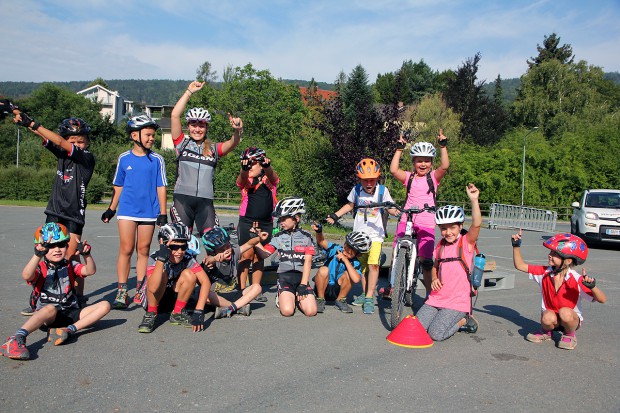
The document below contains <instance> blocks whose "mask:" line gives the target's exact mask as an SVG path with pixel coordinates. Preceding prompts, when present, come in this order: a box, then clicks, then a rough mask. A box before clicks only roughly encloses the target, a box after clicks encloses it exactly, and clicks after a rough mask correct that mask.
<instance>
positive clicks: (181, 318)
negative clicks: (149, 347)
mask: <svg viewBox="0 0 620 413" xmlns="http://www.w3.org/2000/svg"><path fill="white" fill-rule="evenodd" d="M170 324H173V325H175V326H183V327H191V326H192V317H191V316H190V315H189V312H188V311H187V310H186V309H185V308H184V309H182V310H181V312H180V313H171V314H170Z"/></svg>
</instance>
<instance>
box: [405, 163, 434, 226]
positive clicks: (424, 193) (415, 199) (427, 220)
mask: <svg viewBox="0 0 620 413" xmlns="http://www.w3.org/2000/svg"><path fill="white" fill-rule="evenodd" d="M435 172H436V171H432V172H431V179H432V180H433V184H434V186H435V193H437V187H439V181H438V180H437V177H436V176H435ZM405 173H406V176H405V182H404V183H403V185H404V186H405V188H406V187H407V182H409V177H410V176H411V172H405ZM428 189H429V188H428V182H427V181H426V176H422V177H420V176H417V175H414V178H413V181H412V182H411V189H410V190H409V194H408V196H407V201H406V202H405V208H411V207H413V206H417V207H419V208H424V204H428V206H435V201H434V200H433V193H432V192H430V193H428ZM406 219H407V218H406V216H405V214H403V216H402V217H401V218H400V221H401V222H405V220H406ZM413 222H414V224H416V225H419V226H421V227H425V228H435V214H433V213H430V212H428V211H424V212H422V213H421V214H415V215H414V216H413Z"/></svg>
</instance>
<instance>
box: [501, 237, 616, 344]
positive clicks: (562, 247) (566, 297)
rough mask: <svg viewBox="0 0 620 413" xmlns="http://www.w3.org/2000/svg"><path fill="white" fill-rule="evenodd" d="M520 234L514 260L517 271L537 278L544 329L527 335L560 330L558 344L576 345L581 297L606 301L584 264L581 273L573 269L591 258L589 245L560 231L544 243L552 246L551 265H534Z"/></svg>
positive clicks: (546, 335)
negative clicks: (523, 250) (524, 250)
mask: <svg viewBox="0 0 620 413" xmlns="http://www.w3.org/2000/svg"><path fill="white" fill-rule="evenodd" d="M521 236H522V232H521V230H519V233H518V234H515V235H513V236H512V238H511V241H512V259H513V262H514V266H515V268H516V269H517V270H519V271H523V272H526V273H528V274H529V276H530V280H534V281H536V283H538V285H539V286H540V292H541V294H542V308H541V314H540V324H541V327H542V328H541V330H539V331H536V332H533V333H529V334H528V335H527V336H526V337H525V338H526V340H528V341H531V342H533V343H541V342H543V341H547V340H551V339H552V336H551V333H552V331H561V332H562V336H561V338H560V341H558V343H557V345H558V347H559V348H562V349H565V350H573V349H574V348H575V347H576V346H577V338H576V337H575V331H577V330H578V329H579V327H581V323H582V321H583V316H582V314H581V309H580V304H581V299H582V298H584V299H586V300H588V301H596V302H599V303H604V302H605V301H607V297H606V296H605V293H603V291H601V289H600V288H599V287H597V285H596V280H595V279H594V278H593V277H589V276H588V275H587V274H586V270H585V268H583V267H582V273H581V275H580V274H579V273H578V272H577V271H575V270H574V269H573V267H574V266H575V265H582V264H583V263H584V262H585V261H586V258H587V257H588V246H587V245H586V243H585V242H583V240H582V239H581V238H579V237H578V236H576V235H572V234H557V235H554V236H553V237H551V238H549V239H548V240H546V241H545V242H544V243H543V245H544V246H545V247H546V248H548V249H549V254H548V260H549V262H548V265H532V264H527V263H526V262H525V261H523V257H522V256H521Z"/></svg>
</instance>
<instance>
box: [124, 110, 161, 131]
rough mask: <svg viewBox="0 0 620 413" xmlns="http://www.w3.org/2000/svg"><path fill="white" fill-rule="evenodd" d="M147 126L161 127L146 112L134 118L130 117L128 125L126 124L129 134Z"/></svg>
mask: <svg viewBox="0 0 620 413" xmlns="http://www.w3.org/2000/svg"><path fill="white" fill-rule="evenodd" d="M145 128H153V129H155V130H157V129H159V125H158V124H157V123H156V122H155V121H154V120H153V119H151V118H150V117H149V116H148V115H145V114H140V115H137V116H134V117H133V118H131V119H129V120H128V121H127V125H125V130H126V131H127V133H128V134H130V133H131V132H134V131H139V130H142V129H145Z"/></svg>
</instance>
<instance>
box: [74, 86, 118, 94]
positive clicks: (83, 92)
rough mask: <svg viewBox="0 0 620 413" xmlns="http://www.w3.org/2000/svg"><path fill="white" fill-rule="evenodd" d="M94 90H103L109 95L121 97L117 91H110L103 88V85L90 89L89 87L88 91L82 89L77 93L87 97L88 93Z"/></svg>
mask: <svg viewBox="0 0 620 413" xmlns="http://www.w3.org/2000/svg"><path fill="white" fill-rule="evenodd" d="M93 89H101V90H103V91H104V92H106V93H109V94H110V95H115V96H119V94H118V92H117V91H113V90H110V89H106V88H105V87H103V86H101V85H92V86H90V87H87V88H86V89H82V90H80V91H79V92H77V93H78V94H80V95H85V94H86V93H88V92H90V91H91V90H93Z"/></svg>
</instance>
